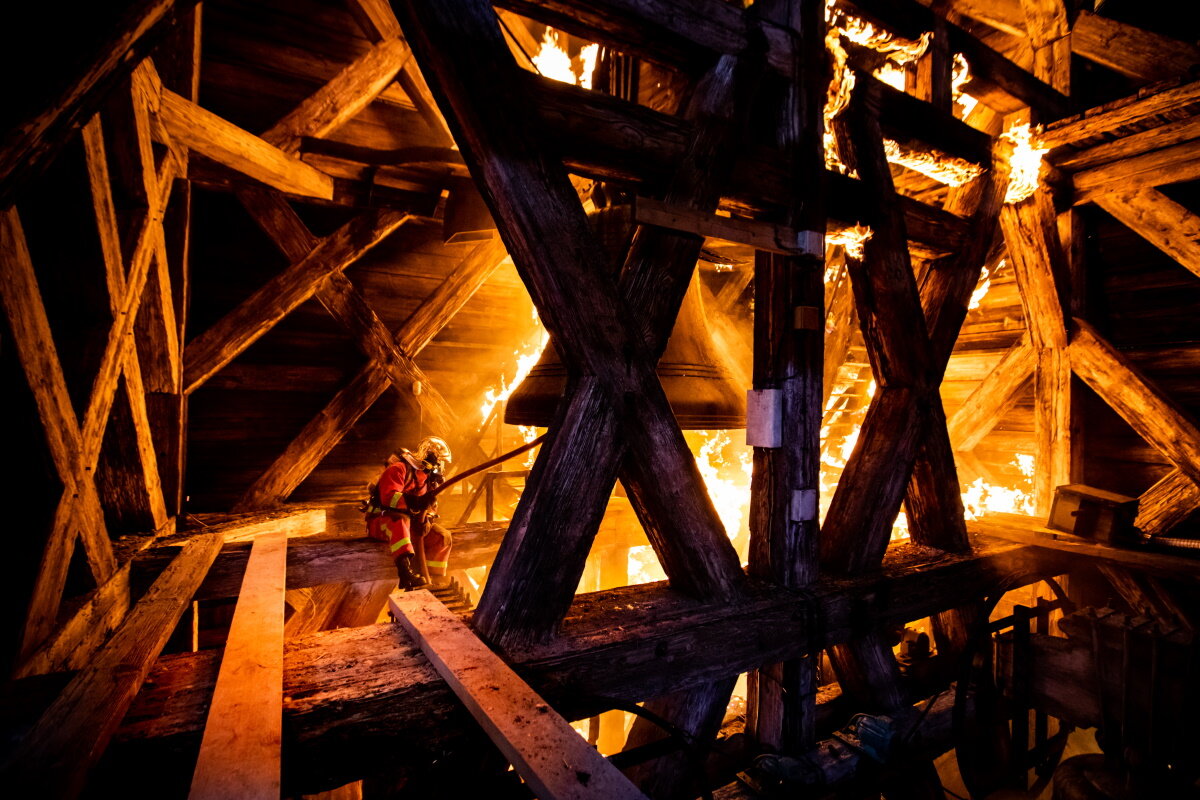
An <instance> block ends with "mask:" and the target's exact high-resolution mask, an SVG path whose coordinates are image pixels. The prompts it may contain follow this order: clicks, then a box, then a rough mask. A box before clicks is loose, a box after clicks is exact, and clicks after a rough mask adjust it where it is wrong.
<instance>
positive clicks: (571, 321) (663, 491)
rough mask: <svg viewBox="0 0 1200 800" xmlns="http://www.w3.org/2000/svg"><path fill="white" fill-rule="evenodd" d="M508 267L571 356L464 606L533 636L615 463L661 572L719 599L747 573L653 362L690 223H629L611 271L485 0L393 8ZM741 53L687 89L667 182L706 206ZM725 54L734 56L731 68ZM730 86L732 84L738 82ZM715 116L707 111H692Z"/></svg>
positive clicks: (486, 621) (497, 632) (687, 262)
mask: <svg viewBox="0 0 1200 800" xmlns="http://www.w3.org/2000/svg"><path fill="white" fill-rule="evenodd" d="M398 12H399V13H398V16H400V21H401V25H402V26H403V28H404V30H405V33H406V35H407V38H408V41H409V44H410V45H411V46H412V48H413V52H414V55H415V56H416V58H417V61H418V63H419V64H420V65H421V67H422V71H423V72H424V74H425V75H426V77H427V78H428V79H430V83H431V87H432V88H433V89H434V92H435V95H436V96H438V98H439V101H440V102H441V104H442V107H443V111H445V112H448V113H447V114H446V116H447V118H448V120H449V121H450V124H451V126H452V128H453V129H454V130H455V133H456V139H457V141H458V142H459V144H460V146H461V147H462V148H463V151H464V155H465V156H466V158H467V161H468V163H469V164H470V165H471V167H472V174H473V175H474V176H475V179H476V181H477V183H479V184H480V188H481V190H482V192H483V194H484V197H485V198H486V199H487V200H488V203H489V206H490V207H491V209H492V213H493V217H494V218H495V220H496V222H497V225H498V226H499V228H500V232H501V235H502V237H503V238H504V241H505V243H506V245H507V246H508V250H509V252H510V253H511V254H512V256H513V260H514V262H515V263H516V265H517V269H518V271H519V272H520V274H521V277H522V279H523V280H524V282H525V285H526V287H527V288H528V289H529V292H530V295H531V296H532V297H533V300H534V303H535V305H536V306H537V308H538V312H539V314H540V315H541V318H542V320H543V321H544V323H545V324H546V327H547V328H548V329H549V330H550V331H551V333H552V335H553V337H554V341H555V343H556V345H557V346H558V347H559V350H560V354H561V355H562V357H563V361H564V363H566V364H567V366H568V368H569V369H570V370H571V374H572V376H573V377H572V379H571V380H570V381H569V382H568V388H567V393H566V396H565V397H564V398H563V400H562V401H561V403H560V406H559V409H558V413H557V415H556V418H555V421H554V423H553V424H552V426H551V432H550V436H549V438H548V439H547V442H546V444H544V445H543V447H542V450H541V453H540V454H539V456H538V460H537V462H536V463H535V465H534V468H533V472H532V474H531V475H530V479H529V482H528V484H527V488H526V490H525V493H524V494H523V495H522V498H521V503H520V505H519V506H518V508H517V511H516V513H515V515H514V518H513V520H512V523H511V525H510V527H509V531H508V534H507V536H506V537H505V540H504V543H503V544H502V546H501V548H500V552H499V553H498V555H497V558H496V562H495V564H494V567H493V572H492V575H491V576H489V581H488V587H487V589H486V591H485V593H484V595H483V597H482V599H481V601H480V605H479V608H478V610H477V611H476V614H475V624H476V627H477V628H478V629H479V630H480V631H481V632H482V633H483V634H485V635H487V636H489V637H491V638H492V640H493V641H495V642H497V643H499V644H502V645H511V644H517V643H521V642H525V641H530V640H535V639H540V638H543V637H545V636H547V635H549V634H551V633H552V632H553V630H554V629H555V627H556V626H557V624H558V622H559V621H560V620H561V619H562V617H563V616H564V615H565V614H566V611H567V609H568V607H569V606H570V603H571V600H572V598H573V596H574V592H575V587H576V586H577V584H578V581H579V577H580V575H581V574H582V572H583V567H584V562H585V560H586V557H587V553H588V550H589V548H590V545H591V542H592V539H593V538H594V536H595V532H596V530H597V528H598V526H599V522H600V518H601V517H602V515H603V513H604V507H605V504H606V503H607V500H608V496H609V493H610V492H611V490H612V485H613V482H614V480H615V478H616V476H617V474H618V470H621V477H622V480H623V481H624V482H625V484H626V487H627V489H628V490H629V494H630V497H631V499H632V500H633V504H634V507H635V510H636V511H637V514H638V517H639V519H640V520H641V522H642V524H643V526H644V527H645V528H646V533H647V535H648V537H649V538H650V541H651V543H652V544H653V546H654V548H655V551H656V552H657V554H658V556H659V559H660V560H661V561H662V564H663V567H664V569H665V570H666V572H667V574H668V576H669V577H670V579H671V581H672V585H673V586H675V587H676V588H679V589H681V590H683V591H687V592H689V593H692V594H695V595H698V596H703V597H710V598H728V597H730V596H731V595H733V594H734V593H735V592H736V591H737V589H738V586H739V584H740V583H741V581H742V572H741V569H740V566H739V564H738V560H737V556H736V553H735V552H734V550H733V547H732V546H731V545H730V543H729V540H728V538H727V537H726V535H725V532H724V530H723V528H722V526H721V522H720V519H719V518H718V516H717V514H716V511H715V509H714V508H713V505H712V502H711V501H710V499H709V497H708V495H707V493H706V491H705V488H704V483H703V480H702V478H701V477H700V474H699V471H698V470H697V468H696V465H695V460H694V458H693V456H692V454H691V452H690V451H689V449H688V447H687V443H686V441H685V440H684V438H683V435H682V432H681V431H680V429H679V426H678V424H677V423H676V421H675V419H674V417H673V415H672V414H671V409H670V406H669V404H668V402H667V398H666V396H665V394H664V393H663V389H662V386H661V384H660V383H659V381H658V378H657V376H656V375H655V372H654V368H655V365H656V363H657V360H658V357H659V355H660V354H661V352H662V350H663V348H664V347H665V344H666V340H667V338H668V336H669V333H670V329H671V325H672V323H673V321H674V319H675V316H676V314H677V312H678V309H679V305H680V303H681V301H682V298H683V294H684V292H685V290H686V288H687V285H688V282H689V280H690V277H691V274H692V270H693V269H694V267H695V262H696V257H697V255H698V252H699V251H698V248H699V246H700V244H701V242H700V239H699V237H695V236H688V235H682V234H675V233H669V232H666V231H660V230H648V229H646V228H642V229H640V230H639V231H638V232H637V234H636V235H635V238H634V243H633V245H632V247H631V251H630V254H629V256H628V258H627V260H626V265H625V269H624V271H623V273H622V276H621V279H620V281H619V283H618V282H615V281H613V279H612V278H611V277H610V276H609V275H608V274H607V270H606V267H605V262H604V257H603V255H602V252H601V250H600V248H599V246H598V245H597V244H596V242H595V241H594V239H593V236H592V233H591V231H590V230H589V228H588V223H587V218H586V216H585V215H584V213H583V209H582V207H581V205H580V203H579V199H578V197H577V196H576V194H575V191H574V189H573V188H572V187H571V184H570V182H569V180H568V178H567V173H566V169H565V168H564V167H563V164H562V160H561V158H560V157H558V156H557V155H555V154H554V153H553V151H552V150H551V149H550V147H548V146H547V144H548V143H546V142H544V141H543V140H544V135H543V134H542V132H541V131H539V130H538V128H537V125H536V120H537V115H536V114H535V113H534V109H533V108H532V107H531V106H530V105H529V103H528V101H527V100H526V93H525V92H523V91H522V86H523V84H524V83H525V81H524V80H523V79H524V78H525V76H524V75H522V74H520V73H519V72H518V70H517V68H516V67H515V65H514V63H513V61H512V57H511V55H510V54H509V52H508V50H507V48H506V46H505V44H504V41H503V38H502V36H501V33H500V30H499V28H498V26H497V24H496V21H495V14H494V12H493V10H492V8H491V6H490V5H489V4H488V3H486V2H483V0H464V2H461V3H453V4H450V3H445V4H443V3H434V4H430V3H419V2H414V3H404V4H401V5H400V8H399V9H398ZM748 61H749V60H748V59H743V60H741V62H740V63H739V62H738V60H736V59H733V58H726V59H722V61H721V62H720V63H718V65H717V66H716V67H715V68H714V69H713V70H712V71H711V72H710V73H709V74H708V76H707V77H706V79H705V81H704V82H703V83H702V85H701V86H700V87H699V88H698V89H697V93H696V98H695V100H694V101H693V103H692V108H691V109H690V112H689V113H690V114H691V115H692V116H693V118H695V119H697V120H698V121H699V122H701V124H700V125H699V126H698V130H699V131H700V133H699V134H698V135H697V137H696V138H695V139H694V140H693V142H692V146H691V149H690V152H689V154H688V155H687V156H685V159H684V162H683V164H682V165H681V167H680V168H679V170H678V171H677V173H676V178H675V181H674V182H673V184H672V186H671V187H670V188H669V191H668V195H667V196H668V199H670V201H671V202H684V203H687V204H690V205H693V206H694V207H696V208H706V209H707V210H709V211H711V209H712V208H713V207H715V205H716V201H717V199H718V196H719V195H718V192H719V184H717V183H716V182H715V177H714V176H715V175H716V174H718V173H720V172H721V171H727V164H726V168H725V169H724V170H722V169H721V167H722V163H723V162H727V161H728V159H722V157H721V154H722V153H723V150H724V147H725V146H726V144H727V136H728V133H729V130H730V128H731V127H732V126H730V125H729V123H728V120H725V119H723V118H722V115H723V114H726V113H728V111H729V110H730V109H732V108H733V107H734V103H735V102H745V101H746V99H747V98H748V96H749V94H750V92H749V91H747V89H748V88H749V87H748V86H745V87H744V86H740V85H738V86H736V88H735V84H740V82H741V81H742V80H743V79H744V78H746V77H748V76H749V73H750V72H751V71H752V70H751V69H749V68H748ZM735 65H736V68H735ZM739 89H740V90H741V91H739ZM705 121H711V124H703V123H704V122H705Z"/></svg>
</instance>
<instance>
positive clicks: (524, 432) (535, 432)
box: [517, 425, 546, 469]
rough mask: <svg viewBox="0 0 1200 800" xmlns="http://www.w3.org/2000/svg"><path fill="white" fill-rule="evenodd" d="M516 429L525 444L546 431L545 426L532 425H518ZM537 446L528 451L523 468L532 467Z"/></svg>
mask: <svg viewBox="0 0 1200 800" xmlns="http://www.w3.org/2000/svg"><path fill="white" fill-rule="evenodd" d="M517 430H519V431H520V432H521V439H522V440H523V441H524V442H525V444H529V443H530V442H532V441H533V440H534V439H536V438H537V437H539V436H541V435H542V434H543V433H545V432H546V429H545V428H538V427H536V426H534V425H519V426H517ZM538 449H539V448H538V447H535V448H533V449H532V450H530V451H529V455H527V456H526V457H525V469H533V462H534V461H535V460H537V452H538Z"/></svg>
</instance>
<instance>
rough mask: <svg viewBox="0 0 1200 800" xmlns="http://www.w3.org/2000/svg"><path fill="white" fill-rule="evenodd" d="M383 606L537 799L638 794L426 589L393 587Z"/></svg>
mask: <svg viewBox="0 0 1200 800" xmlns="http://www.w3.org/2000/svg"><path fill="white" fill-rule="evenodd" d="M388 604H389V605H390V606H391V609H392V613H393V614H395V616H396V621H397V622H399V623H400V625H401V626H402V627H403V628H404V630H405V631H407V632H408V635H409V636H410V637H411V638H412V639H413V641H415V642H416V643H417V644H418V645H419V646H420V648H421V650H422V651H423V652H424V653H425V657H426V658H428V659H429V661H430V663H432V664H433V665H434V668H435V669H437V671H438V673H439V674H440V675H441V676H442V679H443V680H444V681H446V683H447V684H449V686H450V688H451V689H452V690H453V691H454V693H455V694H456V695H457V696H458V699H459V700H461V701H462V703H463V705H465V706H466V707H467V709H468V710H469V711H470V712H471V715H472V716H473V717H474V718H475V721H476V722H478V723H479V724H480V725H481V726H482V727H483V729H484V731H485V732H486V733H487V734H488V737H489V738H490V739H491V740H492V743H493V744H495V745H496V747H497V748H498V749H499V750H500V752H501V753H503V754H504V755H505V757H506V758H508V760H509V761H511V762H512V764H513V766H514V767H515V768H516V770H517V772H518V773H519V774H520V776H521V777H522V778H523V779H524V781H525V783H527V784H529V785H530V786H531V787H532V788H533V791H534V793H535V794H536V795H537V796H538V797H540V798H543V800H571V799H572V798H575V799H576V800H586V799H587V798H595V800H602V799H607V798H631V799H633V798H645V795H643V794H642V793H641V792H639V791H638V790H637V788H636V787H635V786H634V785H633V784H632V783H630V782H629V779H628V778H626V777H625V776H624V775H622V774H621V772H620V771H619V770H618V769H617V768H616V767H614V766H613V765H612V764H611V763H609V762H608V760H606V759H605V758H604V756H602V755H600V753H599V752H597V751H596V750H595V748H593V747H592V746H591V745H590V744H588V743H587V741H585V740H584V739H583V737H581V736H580V735H579V734H578V733H577V732H576V731H575V730H574V729H573V728H572V727H571V726H570V725H569V724H568V723H567V721H566V720H565V719H563V718H562V717H561V716H559V715H558V713H557V712H555V711H554V710H553V709H552V708H550V706H549V704H548V703H546V701H545V700H543V699H542V698H541V697H539V696H538V694H537V693H536V692H535V691H533V689H531V688H530V687H529V684H527V683H525V682H524V681H523V680H521V679H520V678H519V677H517V674H516V673H515V672H513V671H512V669H511V668H510V667H509V666H508V665H507V664H505V663H504V662H503V661H502V660H501V659H500V657H499V656H497V655H496V654H495V653H493V652H492V651H491V650H489V649H488V647H487V645H485V644H484V643H483V642H481V641H480V640H479V638H478V637H476V636H475V634H474V633H472V632H471V629H470V628H468V627H467V626H466V625H465V624H463V621H462V620H461V619H459V618H458V616H457V615H455V614H454V613H453V612H452V611H450V610H449V609H448V608H446V607H445V606H444V605H442V603H441V601H440V600H438V599H437V598H436V597H434V596H433V595H432V594H430V593H429V592H427V591H418V592H396V593H394V594H392V596H391V597H390V598H388Z"/></svg>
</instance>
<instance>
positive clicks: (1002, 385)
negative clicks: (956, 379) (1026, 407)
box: [947, 334, 1037, 451]
mask: <svg viewBox="0 0 1200 800" xmlns="http://www.w3.org/2000/svg"><path fill="white" fill-rule="evenodd" d="M1036 363H1037V354H1036V352H1035V351H1034V349H1033V348H1032V347H1031V346H1030V344H1029V334H1022V335H1021V338H1020V339H1018V340H1017V341H1016V342H1015V343H1014V344H1013V345H1012V347H1010V348H1008V350H1007V351H1006V352H1005V353H1004V356H1003V357H1001V359H1000V363H998V364H997V365H996V366H995V367H994V368H993V369H992V371H991V372H989V373H988V374H987V377H985V378H984V379H983V380H982V381H981V382H980V384H979V386H978V387H976V389H975V391H973V392H971V394H970V395H969V396H968V397H967V399H966V400H965V401H963V404H962V406H961V407H960V408H959V409H958V410H957V411H955V412H954V414H953V416H951V417H950V420H949V422H948V424H947V430H948V432H949V434H950V444H951V445H952V446H953V447H954V449H955V450H962V451H971V450H974V449H975V447H976V446H977V445H978V444H979V443H980V442H981V441H982V440H983V437H985V436H987V435H988V434H989V433H991V431H992V428H994V427H996V423H997V422H999V421H1000V418H1001V417H1002V416H1004V414H1005V413H1006V412H1007V411H1008V409H1010V408H1012V406H1013V404H1014V403H1016V401H1017V398H1018V396H1019V394H1020V391H1021V390H1022V389H1023V388H1025V384H1026V382H1028V380H1029V378H1030V377H1031V376H1032V375H1033V370H1034V366H1035V365H1036Z"/></svg>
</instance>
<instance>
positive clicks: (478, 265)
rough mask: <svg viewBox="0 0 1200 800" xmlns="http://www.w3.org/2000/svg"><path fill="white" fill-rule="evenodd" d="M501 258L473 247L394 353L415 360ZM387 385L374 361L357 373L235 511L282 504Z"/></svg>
mask: <svg viewBox="0 0 1200 800" xmlns="http://www.w3.org/2000/svg"><path fill="white" fill-rule="evenodd" d="M507 257H508V254H507V251H505V249H504V245H503V244H502V243H501V242H500V240H499V239H493V240H491V241H488V242H483V243H481V244H479V245H476V247H475V248H474V249H472V250H471V252H470V253H469V254H468V255H467V256H466V258H464V259H463V261H462V262H461V263H460V264H459V265H458V266H457V267H455V269H454V271H453V272H451V273H450V275H448V276H447V277H446V279H445V280H444V281H442V283H441V284H440V285H439V286H438V288H437V289H435V290H434V292H433V294H431V295H430V296H429V297H427V298H426V299H425V300H424V302H422V303H421V305H419V306H418V307H417V309H416V310H415V311H414V312H413V313H412V315H410V316H409V318H408V319H407V320H405V322H404V324H403V325H401V326H400V330H399V331H397V333H396V335H395V337H394V340H395V343H396V347H397V348H398V349H399V350H400V352H403V353H409V354H410V355H411V356H412V357H413V358H415V357H416V356H417V354H418V353H420V352H421V350H423V349H424V348H425V346H426V345H427V344H429V342H430V341H432V340H433V337H434V336H436V335H437V334H438V332H439V331H440V330H441V329H442V328H443V327H445V326H446V324H447V323H448V322H449V321H450V320H451V319H453V317H454V315H455V314H457V313H458V311H459V310H460V309H461V308H462V307H463V306H464V305H466V303H467V301H468V300H470V299H471V297H473V296H474V294H475V292H476V291H478V289H479V287H480V286H482V285H483V284H484V283H485V282H487V279H488V278H489V277H490V276H491V274H492V273H493V272H494V271H495V270H496V268H497V267H499V266H500V264H501V263H503V261H504V260H505V259H506V258H507ZM388 385H389V380H388V376H387V373H386V371H385V370H383V369H382V368H381V367H380V366H378V365H376V364H375V363H374V362H372V363H370V364H368V365H367V366H366V367H364V368H363V369H361V370H359V372H358V373H357V374H356V375H355V376H354V377H353V378H352V379H351V380H350V382H349V383H347V384H346V386H344V387H343V388H342V389H341V390H340V391H339V392H338V393H337V395H335V396H334V398H333V399H332V400H331V401H330V402H329V403H328V404H327V405H326V406H325V407H324V408H323V409H322V410H321V411H320V412H319V413H318V414H317V416H315V417H313V419H312V420H311V421H309V423H308V424H307V425H305V426H304V428H303V429H302V430H301V431H300V433H299V434H297V435H296V438H295V439H293V440H292V441H291V443H289V444H288V446H287V448H286V449H285V450H284V452H283V453H282V454H281V455H280V456H279V458H277V459H276V460H275V461H274V463H272V464H271V466H270V467H269V468H268V469H267V471H266V472H264V473H263V474H262V475H261V476H260V477H259V478H258V479H257V480H256V481H255V482H254V484H253V485H251V487H250V488H249V489H247V490H246V493H245V494H244V495H242V497H241V499H240V500H238V502H237V504H236V506H235V509H237V510H249V509H254V508H263V507H267V506H272V505H275V504H277V503H282V502H283V501H284V500H286V499H287V497H288V495H290V494H291V493H292V492H293V491H294V490H295V488H296V487H297V486H299V485H300V483H301V482H302V481H303V480H304V479H305V478H306V477H308V475H309V474H310V473H311V472H312V471H313V470H314V469H316V467H317V465H318V464H319V463H320V462H321V459H323V458H324V457H325V456H326V455H327V454H328V453H329V451H330V450H332V449H333V448H334V446H335V445H337V443H338V442H339V441H341V440H342V437H343V436H345V435H346V433H347V432H348V431H349V430H350V429H351V428H352V427H354V423H355V422H357V421H358V419H359V418H360V417H361V416H362V415H363V414H364V413H366V411H367V409H369V408H370V407H371V404H372V403H374V402H375V401H376V400H377V399H379V397H380V396H381V395H382V394H383V393H384V392H385V391H386V390H387V387H388Z"/></svg>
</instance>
